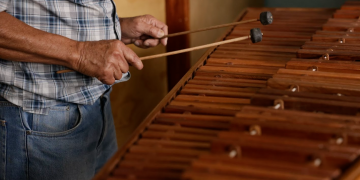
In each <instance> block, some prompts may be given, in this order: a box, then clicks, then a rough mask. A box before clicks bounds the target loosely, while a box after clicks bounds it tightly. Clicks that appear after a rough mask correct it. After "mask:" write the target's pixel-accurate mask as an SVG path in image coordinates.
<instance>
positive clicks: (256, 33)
mask: <svg viewBox="0 0 360 180" xmlns="http://www.w3.org/2000/svg"><path fill="white" fill-rule="evenodd" d="M262 36H263V34H262V33H261V30H260V29H259V28H254V29H251V30H250V35H249V36H243V37H238V38H234V39H229V40H225V41H220V42H215V43H211V44H206V45H202V46H197V47H192V48H187V49H182V50H178V51H172V52H167V53H162V54H156V55H152V56H145V57H140V60H142V61H144V60H148V59H155V58H160V57H165V56H170V55H175V54H181V53H185V52H190V51H194V50H199V49H205V48H209V47H213V46H219V45H222V44H228V43H233V42H237V41H243V40H246V39H251V42H253V43H258V42H261V41H262ZM73 71H74V70H70V69H66V70H61V71H57V73H58V74H61V73H67V72H73Z"/></svg>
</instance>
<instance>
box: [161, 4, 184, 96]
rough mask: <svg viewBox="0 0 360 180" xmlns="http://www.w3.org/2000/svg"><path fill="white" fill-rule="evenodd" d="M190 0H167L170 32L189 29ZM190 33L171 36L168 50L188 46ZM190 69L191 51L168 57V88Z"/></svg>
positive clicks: (167, 20)
mask: <svg viewBox="0 0 360 180" xmlns="http://www.w3.org/2000/svg"><path fill="white" fill-rule="evenodd" d="M189 9H190V7H189V0H181V1H179V0H166V23H167V25H168V26H169V33H176V32H182V31H187V30H189V28H190V27H189V26H190V22H189V15H190V14H189ZM189 44H190V39H189V35H183V36H177V37H172V38H169V41H168V45H167V47H166V49H167V51H168V52H170V51H176V50H180V49H185V48H188V47H189ZM189 69H190V53H183V54H177V55H173V56H169V57H168V58H167V70H168V89H169V90H171V89H172V88H173V87H174V86H175V85H176V83H177V82H179V80H180V79H181V78H182V77H183V76H184V74H185V73H186V72H187V71H188V70H189Z"/></svg>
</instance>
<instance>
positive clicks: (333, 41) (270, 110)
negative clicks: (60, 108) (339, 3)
mask: <svg viewBox="0 0 360 180" xmlns="http://www.w3.org/2000/svg"><path fill="white" fill-rule="evenodd" d="M262 11H271V12H272V13H273V16H274V23H273V24H272V25H269V26H262V25H261V24H260V23H259V22H254V23H250V24H245V25H241V26H236V27H234V28H232V29H231V30H229V31H228V32H227V34H226V36H224V38H223V39H231V38H235V37H239V36H243V35H248V32H249V30H250V29H251V28H254V27H260V28H261V30H262V32H263V34H264V37H263V41H262V42H261V43H257V44H252V43H251V42H250V40H249V41H240V42H236V43H232V44H227V45H221V46H218V47H216V48H214V49H211V50H209V51H208V52H207V53H206V54H205V55H204V56H203V58H202V59H201V60H200V61H199V62H198V63H197V64H196V65H195V66H194V67H193V68H192V69H191V70H190V71H189V72H188V73H187V74H186V75H185V77H184V78H183V79H182V80H181V81H180V82H179V83H178V85H177V86H176V87H175V88H174V89H173V90H172V91H171V92H170V93H169V94H168V95H167V96H166V97H165V98H164V100H163V101H162V102H161V103H160V104H159V105H158V106H157V107H156V108H155V110H154V111H153V112H152V113H151V114H150V115H149V116H148V118H147V119H146V120H145V121H144V122H143V123H142V124H141V125H140V127H139V128H138V129H137V130H136V132H135V133H134V135H133V137H132V138H131V139H130V140H129V142H128V143H127V144H126V146H125V147H124V148H122V149H121V150H120V151H119V152H118V153H117V154H116V155H115V156H114V158H113V159H112V160H111V161H110V162H109V163H108V164H107V165H106V166H105V167H104V168H103V169H102V171H101V172H100V173H99V174H98V175H97V176H96V179H111V180H130V179H131V180H155V179H156V180H159V179H160V180H168V179H169V180H176V179H188V180H223V179H226V180H235V179H241V180H265V179H266V180H294V179H296V180H300V179H301V180H330V179H341V180H353V179H356V178H358V179H359V175H360V161H358V159H359V154H360V117H359V116H358V115H359V112H360V63H359V62H357V61H359V60H360V33H359V32H360V31H359V28H360V18H359V16H360V3H359V2H347V3H346V4H344V6H343V7H342V8H341V9H340V10H334V9H298V8H249V9H247V10H246V11H244V12H243V13H242V14H241V17H240V18H239V20H240V19H241V20H247V19H253V18H256V17H257V16H258V14H259V13H260V12H262Z"/></svg>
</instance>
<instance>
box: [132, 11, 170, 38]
mask: <svg viewBox="0 0 360 180" xmlns="http://www.w3.org/2000/svg"><path fill="white" fill-rule="evenodd" d="M143 18H144V19H143V21H141V22H142V23H140V24H139V26H138V31H139V32H140V33H142V34H146V35H149V36H152V37H155V38H161V37H163V36H164V35H165V32H164V30H162V28H163V27H164V26H166V25H165V24H164V23H162V22H161V21H159V20H157V19H156V18H154V17H152V16H150V15H145V16H143Z"/></svg>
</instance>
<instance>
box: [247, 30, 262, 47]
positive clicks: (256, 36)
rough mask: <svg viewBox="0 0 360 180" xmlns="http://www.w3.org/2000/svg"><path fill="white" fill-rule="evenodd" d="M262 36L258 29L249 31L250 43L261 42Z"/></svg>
mask: <svg viewBox="0 0 360 180" xmlns="http://www.w3.org/2000/svg"><path fill="white" fill-rule="evenodd" d="M262 36H263V34H262V33H261V30H260V29H259V28H253V29H251V30H250V38H251V42H253V43H258V42H261V41H262Z"/></svg>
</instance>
